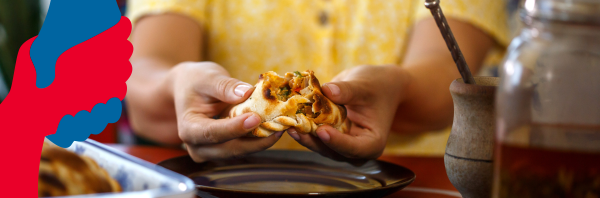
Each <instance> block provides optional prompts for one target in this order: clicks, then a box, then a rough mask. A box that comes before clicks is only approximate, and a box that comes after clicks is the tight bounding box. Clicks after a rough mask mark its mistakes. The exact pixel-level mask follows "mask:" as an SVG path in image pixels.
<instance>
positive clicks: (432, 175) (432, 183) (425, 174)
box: [108, 144, 461, 198]
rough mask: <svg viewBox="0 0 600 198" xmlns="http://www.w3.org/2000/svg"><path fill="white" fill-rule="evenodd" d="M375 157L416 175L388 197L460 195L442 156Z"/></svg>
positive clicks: (156, 154)
mask: <svg viewBox="0 0 600 198" xmlns="http://www.w3.org/2000/svg"><path fill="white" fill-rule="evenodd" d="M108 146H111V147H113V148H115V149H117V150H120V151H123V152H125V153H128V154H130V155H133V156H135V157H138V158H140V159H143V160H146V161H149V162H151V163H158V162H161V161H163V160H166V159H169V158H173V157H177V156H182V155H186V154H187V152H186V151H184V150H178V149H167V148H160V147H147V146H124V145H119V144H108ZM379 159H380V160H383V161H387V162H391V163H394V164H398V165H401V166H404V167H406V168H409V169H411V170H412V171H413V172H415V174H416V175H417V178H416V179H415V181H414V182H413V183H412V184H411V185H409V186H408V187H406V188H404V189H403V190H401V191H398V192H396V193H394V194H392V195H390V196H388V198H407V197H411V198H434V197H435V198H451V197H461V196H460V194H459V193H458V191H457V190H456V188H454V186H452V184H451V183H450V180H448V177H447V176H446V169H445V168H444V158H443V157H415V156H390V155H384V156H382V157H381V158H379Z"/></svg>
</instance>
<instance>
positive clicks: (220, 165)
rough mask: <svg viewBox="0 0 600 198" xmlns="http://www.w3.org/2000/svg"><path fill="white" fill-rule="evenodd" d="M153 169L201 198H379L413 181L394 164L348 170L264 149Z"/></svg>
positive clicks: (312, 156) (313, 156) (311, 156)
mask: <svg viewBox="0 0 600 198" xmlns="http://www.w3.org/2000/svg"><path fill="white" fill-rule="evenodd" d="M158 165H160V166H163V167H165V168H167V169H170V170H172V171H175V172H177V173H180V174H182V175H185V176H188V177H190V178H192V180H193V181H194V182H195V183H196V188H197V189H198V190H199V191H201V192H199V194H198V195H200V196H202V197H204V198H212V197H220V198H224V197H245V198H247V197H307V196H310V197H383V196H385V195H389V194H391V193H394V192H396V191H398V190H400V189H402V188H404V187H406V186H407V185H409V184H410V183H412V182H413V181H414V180H415V174H414V173H413V172H412V171H411V170H409V169H407V168H404V167H402V166H398V165H395V164H391V163H387V162H383V161H377V160H371V161H368V162H366V163H363V164H361V165H351V164H349V163H346V162H338V161H334V160H331V159H329V158H325V157H323V156H321V155H319V154H317V153H314V152H305V151H282V150H268V151H263V152H259V153H255V154H252V155H249V156H247V157H244V158H239V159H228V160H217V161H208V162H204V163H195V162H194V161H193V160H192V159H191V158H190V157H189V156H183V157H177V158H172V159H168V160H165V161H163V162H160V163H159V164H158Z"/></svg>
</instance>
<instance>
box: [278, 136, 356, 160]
mask: <svg viewBox="0 0 600 198" xmlns="http://www.w3.org/2000/svg"><path fill="white" fill-rule="evenodd" d="M287 132H288V134H290V136H292V138H294V139H295V140H296V141H297V142H298V143H300V144H301V145H302V146H305V147H306V148H308V149H310V150H311V151H314V152H317V153H319V154H320V155H322V156H324V157H327V158H329V159H332V160H335V161H341V162H348V163H350V164H352V165H355V166H361V165H362V164H363V163H365V162H366V160H362V159H350V158H347V157H345V156H343V155H341V154H339V153H337V152H335V151H334V150H332V149H331V148H329V147H328V146H327V145H325V144H324V143H323V141H321V140H320V139H319V138H318V137H315V136H312V135H310V134H302V133H297V132H296V130H295V129H293V128H292V129H288V131H287Z"/></svg>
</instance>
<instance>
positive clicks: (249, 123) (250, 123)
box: [244, 115, 260, 129]
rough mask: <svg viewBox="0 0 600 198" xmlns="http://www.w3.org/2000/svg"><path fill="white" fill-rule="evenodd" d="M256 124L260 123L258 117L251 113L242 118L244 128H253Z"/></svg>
mask: <svg viewBox="0 0 600 198" xmlns="http://www.w3.org/2000/svg"><path fill="white" fill-rule="evenodd" d="M258 124H260V118H259V117H258V116H256V115H252V116H250V117H248V118H246V120H244V129H251V128H254V127H255V126H256V125H258Z"/></svg>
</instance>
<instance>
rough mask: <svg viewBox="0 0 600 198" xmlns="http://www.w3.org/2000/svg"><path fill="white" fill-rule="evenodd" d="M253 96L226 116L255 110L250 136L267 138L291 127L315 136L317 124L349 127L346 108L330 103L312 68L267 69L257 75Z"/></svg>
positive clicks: (346, 128) (344, 128) (339, 128)
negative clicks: (255, 122) (281, 72)
mask: <svg viewBox="0 0 600 198" xmlns="http://www.w3.org/2000/svg"><path fill="white" fill-rule="evenodd" d="M255 88H256V89H255V90H254V92H253V93H252V95H251V96H250V97H249V98H248V99H247V100H246V101H244V102H243V103H241V104H238V105H236V106H234V107H233V108H232V109H231V111H229V115H228V116H229V117H235V116H238V115H242V114H244V113H248V112H255V113H257V114H258V115H260V117H261V120H262V122H261V124H260V125H259V127H258V128H256V129H254V130H253V131H251V132H250V133H248V135H249V136H254V137H268V136H270V135H271V134H273V133H275V132H278V131H285V130H287V129H289V128H290V127H294V128H295V129H296V131H298V132H299V133H311V134H313V135H316V133H315V132H316V130H317V127H319V126H321V125H324V124H327V125H330V126H332V127H334V128H336V129H337V130H339V131H340V132H342V133H346V132H347V131H348V129H349V128H350V120H348V119H347V118H346V108H345V107H344V106H343V105H337V104H335V103H333V102H331V101H330V100H329V99H328V98H327V97H325V95H323V93H322V91H321V85H320V84H319V80H317V78H316V77H315V75H314V72H313V71H310V70H306V71H304V72H298V71H296V72H288V73H286V74H285V76H279V75H277V73H275V72H272V71H270V72H267V73H264V74H261V75H260V76H259V81H258V83H257V84H256V85H255Z"/></svg>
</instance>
